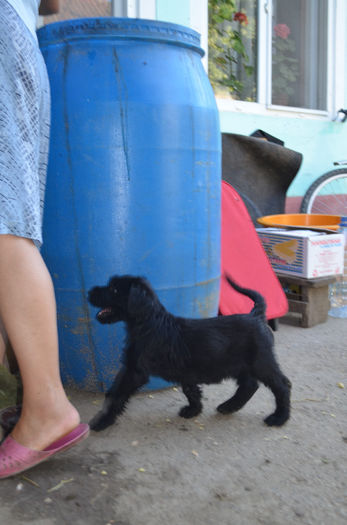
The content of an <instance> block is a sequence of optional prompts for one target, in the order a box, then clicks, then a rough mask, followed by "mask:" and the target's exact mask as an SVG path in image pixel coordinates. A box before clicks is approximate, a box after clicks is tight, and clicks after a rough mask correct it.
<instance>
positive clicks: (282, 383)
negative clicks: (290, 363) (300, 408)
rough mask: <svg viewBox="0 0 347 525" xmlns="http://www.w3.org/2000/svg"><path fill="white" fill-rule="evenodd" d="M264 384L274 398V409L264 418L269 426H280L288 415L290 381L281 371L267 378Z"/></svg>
mask: <svg viewBox="0 0 347 525" xmlns="http://www.w3.org/2000/svg"><path fill="white" fill-rule="evenodd" d="M264 385H266V386H267V387H269V388H270V390H271V391H272V393H273V395H274V396H275V399H276V410H275V412H274V413H273V414H270V415H269V416H268V417H266V418H265V419H264V422H265V423H266V424H267V425H269V426H277V427H279V426H281V425H283V424H284V423H285V422H286V421H287V420H288V419H289V416H290V389H291V386H292V385H291V382H290V381H289V379H288V378H287V377H286V376H285V375H283V374H282V373H281V372H280V373H279V374H278V375H276V376H275V377H271V378H267V379H266V380H265V381H264Z"/></svg>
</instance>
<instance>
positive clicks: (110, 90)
mask: <svg viewBox="0 0 347 525" xmlns="http://www.w3.org/2000/svg"><path fill="white" fill-rule="evenodd" d="M38 37H39V42H40V47H41V50H42V53H43V56H44V58H45V61H46V64H47V69H48V74H49V78H50V83H51V96H52V127H51V142H50V157H49V166H48V175H47V191H46V204H45V212H44V232H43V233H44V244H43V248H42V254H43V256H44V259H45V261H46V263H47V265H48V268H49V269H50V272H51V274H52V276H53V280H54V286H55V291H56V299H57V308H58V328H59V338H60V359H61V372H62V378H63V381H64V383H65V384H66V385H69V386H73V387H78V388H82V389H84V390H90V391H103V390H105V389H106V388H108V387H109V386H110V384H111V382H112V379H113V377H114V375H115V374H116V372H117V370H118V369H119V364H120V358H121V351H122V345H123V344H124V327H123V326H122V325H119V324H118V325H110V326H105V325H100V324H99V323H98V322H97V321H96V319H95V314H96V310H95V309H94V308H93V307H91V306H90V305H89V304H88V302H87V291H88V289H89V288H91V287H92V286H95V285H103V284H105V283H106V282H107V281H108V279H109V277H110V276H111V275H114V274H125V273H126V274H134V275H142V276H145V277H147V278H148V279H149V280H150V282H151V283H152V286H153V287H154V289H155V290H156V291H157V293H158V295H159V297H160V299H161V301H162V302H163V303H164V305H165V306H166V308H167V309H168V310H169V311H171V312H172V313H175V314H179V315H182V316H188V317H205V316H206V317H207V316H212V315H215V314H216V313H217V309H218V297H219V278H220V191H221V190H220V187H221V169H220V165H221V144H220V130H219V119H218V111H217V108H216V103H215V98H214V95H213V91H212V89H211V86H210V83H209V81H208V78H207V75H206V73H205V71H204V68H203V66H202V63H201V56H202V55H203V52H202V50H201V49H200V38H199V35H198V34H197V33H196V32H195V31H192V30H191V29H189V28H186V27H182V26H179V25H176V24H169V23H165V22H156V21H151V20H140V19H129V18H126V19H117V18H88V19H78V20H72V21H65V22H58V23H54V24H50V25H48V26H45V27H43V28H41V29H40V30H39V31H38ZM162 386H164V382H163V381H162V380H158V379H152V381H151V383H150V388H160V387H162Z"/></svg>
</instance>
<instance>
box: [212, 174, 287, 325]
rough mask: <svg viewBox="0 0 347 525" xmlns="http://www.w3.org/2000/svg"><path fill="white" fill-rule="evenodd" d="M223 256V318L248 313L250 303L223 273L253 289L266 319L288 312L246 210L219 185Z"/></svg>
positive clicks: (234, 194)
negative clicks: (260, 297) (262, 301)
mask: <svg viewBox="0 0 347 525" xmlns="http://www.w3.org/2000/svg"><path fill="white" fill-rule="evenodd" d="M221 244H222V254H221V266H222V268H221V270H222V278H221V289H220V300H219V311H220V313H221V314H222V315H229V314H236V313H247V312H249V311H250V310H251V309H252V306H253V301H251V299H249V298H248V297H245V296H244V295H241V294H239V293H238V292H236V291H235V290H233V289H232V288H231V287H230V285H229V284H228V282H227V281H226V279H225V278H224V277H223V276H224V274H225V273H227V274H228V275H230V277H231V278H232V279H233V280H235V281H236V282H237V283H238V284H239V285H240V286H243V287H244V288H253V289H254V290H257V291H258V292H260V293H261V294H262V295H263V296H264V298H265V300H266V305H267V309H266V316H267V319H275V318H277V317H282V316H283V315H285V314H286V313H287V312H288V301H287V298H286V296H285V293H284V291H283V289H282V286H281V284H280V282H279V280H278V279H277V276H276V274H275V272H274V271H273V269H272V266H271V264H270V261H269V259H268V257H267V255H266V253H265V251H264V248H263V246H262V244H261V241H260V239H259V237H258V234H257V232H256V230H255V228H254V225H253V223H252V220H251V218H250V216H249V213H248V210H247V208H246V206H245V204H244V203H243V201H242V199H241V197H240V195H239V194H238V193H237V191H236V190H235V189H234V188H233V187H232V186H230V184H228V183H227V182H225V181H222V240H221Z"/></svg>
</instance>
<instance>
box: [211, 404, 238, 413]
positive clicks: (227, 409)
mask: <svg viewBox="0 0 347 525" xmlns="http://www.w3.org/2000/svg"><path fill="white" fill-rule="evenodd" d="M239 408H241V407H239ZM237 410H238V408H237V407H236V406H234V404H233V403H230V401H225V403H221V404H220V405H218V406H217V411H218V412H219V413H220V414H232V413H233V412H236V411H237Z"/></svg>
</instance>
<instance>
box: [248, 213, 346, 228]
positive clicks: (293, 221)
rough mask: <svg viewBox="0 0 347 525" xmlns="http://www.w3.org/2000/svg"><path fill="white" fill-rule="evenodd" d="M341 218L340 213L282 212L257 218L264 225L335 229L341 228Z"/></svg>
mask: <svg viewBox="0 0 347 525" xmlns="http://www.w3.org/2000/svg"><path fill="white" fill-rule="evenodd" d="M340 220H341V217H340V215H322V214H320V213H282V214H280V215H266V216H264V217H259V218H258V219H257V221H258V222H259V224H262V225H263V226H272V227H280V228H281V227H286V226H289V227H291V228H292V227H293V226H295V227H298V228H310V227H311V228H322V229H326V230H335V231H336V230H338V229H339V226H340Z"/></svg>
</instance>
